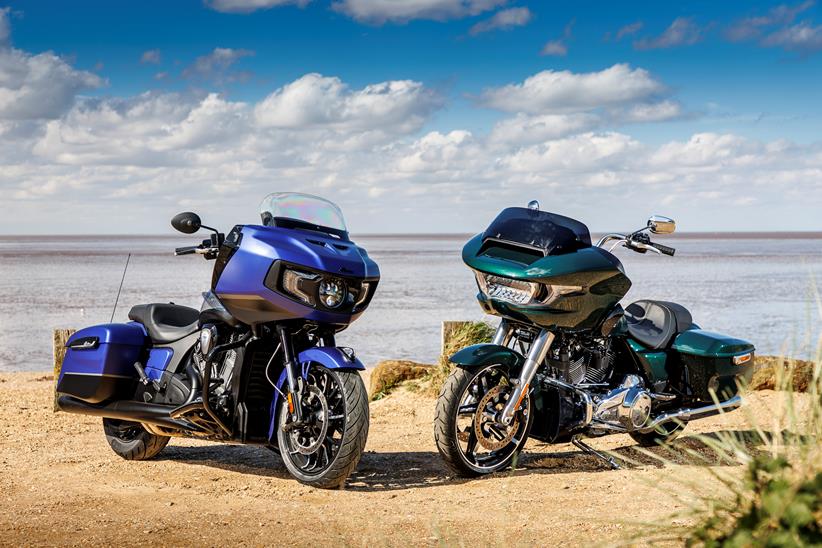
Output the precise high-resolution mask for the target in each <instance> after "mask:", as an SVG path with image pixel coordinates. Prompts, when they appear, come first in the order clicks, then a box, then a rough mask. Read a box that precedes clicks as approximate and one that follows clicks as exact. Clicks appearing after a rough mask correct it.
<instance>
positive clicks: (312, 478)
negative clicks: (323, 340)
mask: <svg viewBox="0 0 822 548" xmlns="http://www.w3.org/2000/svg"><path fill="white" fill-rule="evenodd" d="M301 403H302V407H301V410H302V420H301V421H300V423H299V424H298V423H295V422H293V418H292V415H291V413H289V411H288V402H287V401H286V398H282V399H281V401H280V409H279V421H278V425H279V427H278V428H277V442H278V445H279V447H280V454H281V456H282V459H283V462H285V466H286V468H288V471H289V472H290V473H291V475H292V476H294V477H295V478H297V480H299V481H300V482H301V483H305V484H307V485H311V486H313V487H319V488H322V489H334V488H339V487H342V485H343V484H344V483H345V480H346V478H347V477H348V476H349V475H350V474H351V472H353V471H354V469H355V468H356V467H357V463H358V462H359V460H360V456H362V452H363V449H365V442H366V440H367V438H368V395H367V393H366V391H365V384H363V382H362V379H361V378H360V375H359V373H357V372H356V371H337V370H331V369H327V368H325V367H322V366H320V365H317V364H312V366H311V368H310V369H309V371H308V375H307V377H306V379H305V385H304V388H303V394H302V402H301Z"/></svg>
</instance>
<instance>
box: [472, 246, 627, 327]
mask: <svg viewBox="0 0 822 548" xmlns="http://www.w3.org/2000/svg"><path fill="white" fill-rule="evenodd" d="M483 245H484V241H483V235H482V234H478V235H477V236H475V237H474V238H472V239H471V240H470V241H469V242H468V243H467V244H466V245H465V247H464V248H463V250H462V258H463V261H465V263H466V264H467V265H468V266H469V267H471V268H472V269H473V270H475V271H477V272H483V273H486V274H493V275H495V276H501V277H505V278H513V279H517V280H523V281H529V282H537V283H541V284H545V285H562V286H579V287H581V290H580V291H578V292H575V293H573V294H570V295H563V296H560V297H557V298H556V299H555V300H553V301H550V302H548V303H546V302H535V303H531V304H522V305H520V304H514V303H511V302H507V301H503V300H497V299H492V298H489V297H488V296H487V295H485V294H484V293H483V292H482V291H480V292H479V294H478V295H477V299H478V300H479V302H480V306H482V308H483V309H484V310H485V312H486V313H488V314H494V315H497V316H504V317H507V318H511V319H513V320H517V321H521V322H531V323H534V324H536V325H539V326H541V327H546V328H565V329H590V328H593V327H595V326H596V325H598V324H599V323H600V322H601V321H602V320H603V319H604V318H605V317H606V316H607V315H608V313H609V312H610V311H611V310H612V309H613V308H614V306H615V305H616V304H617V303H618V302H619V300H620V299H622V297H624V296H625V294H626V293H627V292H628V289H629V288H630V287H631V281H630V280H629V279H628V277H627V276H626V275H625V271H624V269H623V268H622V264H621V263H620V262H619V259H617V258H616V257H615V256H614V255H612V254H611V253H608V252H607V251H605V250H603V249H600V248H598V247H586V248H583V249H579V250H577V251H573V252H571V253H566V254H562V255H549V256H544V257H541V258H536V260H534V261H533V262H530V264H527V263H526V262H522V261H521V260H520V261H517V260H511V259H506V258H501V257H499V256H490V255H488V254H485V253H483V252H482V248H483Z"/></svg>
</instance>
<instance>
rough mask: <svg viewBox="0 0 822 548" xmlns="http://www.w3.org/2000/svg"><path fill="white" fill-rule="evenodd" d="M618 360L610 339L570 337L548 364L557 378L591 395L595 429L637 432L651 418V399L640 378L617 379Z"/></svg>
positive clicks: (632, 376) (556, 350)
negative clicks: (616, 360) (615, 362)
mask: <svg viewBox="0 0 822 548" xmlns="http://www.w3.org/2000/svg"><path fill="white" fill-rule="evenodd" d="M614 359H615V355H614V352H613V351H612V350H611V348H610V346H609V341H608V340H607V339H603V338H596V337H585V336H583V335H569V334H566V335H564V336H563V338H562V340H560V341H559V344H558V345H555V347H554V348H553V349H552V353H551V355H550V357H549V360H548V364H549V367H550V368H551V369H552V371H551V374H552V375H553V376H555V378H558V379H562V380H563V381H565V382H566V383H568V384H571V385H574V386H576V387H578V388H580V389H582V390H584V391H586V392H588V393H589V394H590V395H591V400H592V403H593V417H592V418H593V421H592V427H593V428H594V429H597V427H599V429H602V430H620V431H625V430H627V431H631V430H636V429H637V428H640V427H642V426H644V425H645V424H646V422H647V421H648V418H649V417H650V414H651V403H652V400H651V395H650V392H649V391H648V390H647V389H645V387H644V383H643V381H642V379H641V378H640V377H639V376H637V375H626V376H625V377H624V378H622V379H620V378H619V377H614V374H615V371H614ZM617 382H619V384H618V385H617V386H616V387H614V385H615V384H616V383H617Z"/></svg>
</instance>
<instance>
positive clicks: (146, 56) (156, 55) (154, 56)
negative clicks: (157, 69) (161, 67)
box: [140, 49, 161, 65]
mask: <svg viewBox="0 0 822 548" xmlns="http://www.w3.org/2000/svg"><path fill="white" fill-rule="evenodd" d="M160 59H161V58H160V50H158V49H150V50H148V51H144V52H143V55H141V56H140V62H141V63H143V64H151V65H158V64H160Z"/></svg>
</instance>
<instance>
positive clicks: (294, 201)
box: [260, 192, 348, 233]
mask: <svg viewBox="0 0 822 548" xmlns="http://www.w3.org/2000/svg"><path fill="white" fill-rule="evenodd" d="M260 216H261V217H262V219H263V224H264V225H265V226H289V227H300V226H302V227H303V228H310V229H315V230H316V229H331V232H333V233H340V232H342V233H347V232H348V228H346V226H345V219H344V218H343V214H342V211H341V210H340V208H339V207H337V206H336V205H335V204H334V203H332V202H329V201H328V200H325V199H323V198H320V197H318V196H312V195H310V194H301V193H299V192H275V193H274V194H269V195H268V196H266V197H265V199H263V203H261V204H260ZM294 221H297V223H294Z"/></svg>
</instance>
